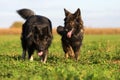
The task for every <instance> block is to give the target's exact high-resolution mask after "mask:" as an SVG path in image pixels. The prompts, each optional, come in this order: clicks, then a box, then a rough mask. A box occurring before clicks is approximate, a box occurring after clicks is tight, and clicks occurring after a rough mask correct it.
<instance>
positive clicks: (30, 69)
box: [0, 35, 120, 80]
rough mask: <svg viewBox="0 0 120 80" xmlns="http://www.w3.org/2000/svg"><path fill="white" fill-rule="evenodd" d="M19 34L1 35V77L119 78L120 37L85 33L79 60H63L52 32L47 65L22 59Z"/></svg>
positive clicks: (27, 79) (20, 79)
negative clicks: (52, 37) (52, 38)
mask: <svg viewBox="0 0 120 80" xmlns="http://www.w3.org/2000/svg"><path fill="white" fill-rule="evenodd" d="M21 53H22V48H21V42H20V36H19V35H0V79H1V80H120V36H119V35H85V37H84V41H83V45H82V48H81V53H80V57H79V58H80V59H79V61H78V62H76V61H75V60H73V59H67V60H66V59H65V58H64V52H63V50H62V47H61V41H60V36H58V35H54V40H53V42H52V45H51V47H50V48H49V54H48V60H47V63H46V64H43V63H41V62H40V60H39V57H38V56H37V54H36V53H35V54H34V61H33V62H30V61H29V60H25V61H22V60H21Z"/></svg>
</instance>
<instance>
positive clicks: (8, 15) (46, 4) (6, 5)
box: [0, 0, 120, 28]
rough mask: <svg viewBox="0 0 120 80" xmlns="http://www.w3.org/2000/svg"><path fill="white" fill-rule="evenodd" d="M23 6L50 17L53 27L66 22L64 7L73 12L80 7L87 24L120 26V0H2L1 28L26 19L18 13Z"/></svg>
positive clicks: (91, 25)
mask: <svg viewBox="0 0 120 80" xmlns="http://www.w3.org/2000/svg"><path fill="white" fill-rule="evenodd" d="M22 8H28V9H31V10H33V11H34V12H35V13H36V14H37V15H42V16H46V17H48V18H49V19H50V20H51V21H52V25H53V27H56V26H58V25H63V24H64V21H63V19H64V17H65V16H64V8H66V9H67V10H68V11H70V12H72V13H74V12H75V11H76V10H77V9H78V8H80V9H81V14H82V19H83V21H84V25H85V26H88V27H96V28H97V27H102V28H103V27H105V28H106V27H120V0H0V28H9V27H10V26H11V25H12V23H13V22H15V21H25V20H24V19H22V18H21V17H20V16H19V15H18V14H17V13H16V10H18V9H22Z"/></svg>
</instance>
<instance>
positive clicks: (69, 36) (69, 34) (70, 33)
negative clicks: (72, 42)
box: [67, 30, 73, 38]
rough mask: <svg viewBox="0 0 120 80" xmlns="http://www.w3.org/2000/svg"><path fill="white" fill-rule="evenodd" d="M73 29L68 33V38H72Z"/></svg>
mask: <svg viewBox="0 0 120 80" xmlns="http://www.w3.org/2000/svg"><path fill="white" fill-rule="evenodd" d="M72 31H73V30H70V31H69V32H68V33H67V37H68V38H71V36H72Z"/></svg>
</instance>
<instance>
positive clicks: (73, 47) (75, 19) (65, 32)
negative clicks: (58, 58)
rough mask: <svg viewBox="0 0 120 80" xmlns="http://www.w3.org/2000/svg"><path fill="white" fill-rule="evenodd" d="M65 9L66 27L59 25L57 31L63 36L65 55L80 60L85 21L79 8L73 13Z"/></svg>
mask: <svg viewBox="0 0 120 80" xmlns="http://www.w3.org/2000/svg"><path fill="white" fill-rule="evenodd" d="M64 11H65V19H64V27H62V26H58V27H57V32H58V34H60V35H61V36H62V39H61V40H62V47H63V50H64V52H65V57H66V58H68V57H72V58H75V59H76V60H78V55H79V52H80V47H81V45H82V40H83V33H84V27H83V21H82V19H81V12H80V9H79V8H78V9H77V11H76V12H75V13H74V14H72V13H71V12H69V11H67V10H66V9H64Z"/></svg>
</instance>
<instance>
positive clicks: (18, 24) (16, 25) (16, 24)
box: [10, 21, 23, 28]
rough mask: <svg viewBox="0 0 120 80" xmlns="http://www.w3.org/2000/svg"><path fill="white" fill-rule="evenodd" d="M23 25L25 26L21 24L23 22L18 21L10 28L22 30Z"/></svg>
mask: <svg viewBox="0 0 120 80" xmlns="http://www.w3.org/2000/svg"><path fill="white" fill-rule="evenodd" d="M22 24H23V22H21V21H16V22H14V23H13V24H12V25H11V26H10V28H21V27H22Z"/></svg>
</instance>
